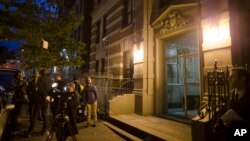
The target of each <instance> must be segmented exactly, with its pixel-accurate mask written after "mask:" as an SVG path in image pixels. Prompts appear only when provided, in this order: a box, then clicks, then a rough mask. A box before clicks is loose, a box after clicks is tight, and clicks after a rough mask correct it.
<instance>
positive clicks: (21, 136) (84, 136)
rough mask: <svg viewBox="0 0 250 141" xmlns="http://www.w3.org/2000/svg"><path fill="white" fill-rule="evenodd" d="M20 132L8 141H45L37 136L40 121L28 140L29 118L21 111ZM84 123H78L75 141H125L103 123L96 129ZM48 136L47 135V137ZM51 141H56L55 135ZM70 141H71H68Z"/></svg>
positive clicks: (40, 136)
mask: <svg viewBox="0 0 250 141" xmlns="http://www.w3.org/2000/svg"><path fill="white" fill-rule="evenodd" d="M18 121H19V123H20V128H21V130H20V131H18V132H15V133H12V134H11V136H10V138H9V141H45V140H46V136H45V135H44V136H42V135H40V134H39V131H41V129H42V121H37V124H36V126H35V129H34V135H33V136H32V137H30V138H27V137H26V131H27V129H28V126H29V117H28V116H27V111H25V110H23V111H22V114H21V116H20V117H19V118H18ZM85 125H86V122H80V123H78V124H77V126H78V132H79V133H78V134H77V135H76V136H75V137H76V140H77V141H125V139H124V138H122V137H121V136H119V135H118V134H116V133H115V132H113V131H112V130H111V129H110V128H108V127H107V126H105V124H104V121H102V120H99V121H98V123H97V126H96V127H88V128H86V127H84V126H85ZM50 126H51V124H50ZM47 136H48V135H47ZM51 141H56V138H55V134H54V136H53V137H52V140H51ZM70 141H71V140H70Z"/></svg>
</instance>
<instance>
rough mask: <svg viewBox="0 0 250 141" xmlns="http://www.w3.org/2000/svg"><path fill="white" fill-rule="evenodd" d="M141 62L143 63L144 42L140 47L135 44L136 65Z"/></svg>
mask: <svg viewBox="0 0 250 141" xmlns="http://www.w3.org/2000/svg"><path fill="white" fill-rule="evenodd" d="M141 62H143V42H140V46H139V47H138V46H137V45H136V44H134V63H141Z"/></svg>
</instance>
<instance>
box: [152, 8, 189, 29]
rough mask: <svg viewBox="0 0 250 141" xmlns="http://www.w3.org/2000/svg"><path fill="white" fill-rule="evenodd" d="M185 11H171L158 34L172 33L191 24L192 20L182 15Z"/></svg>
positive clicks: (162, 22)
mask: <svg viewBox="0 0 250 141" xmlns="http://www.w3.org/2000/svg"><path fill="white" fill-rule="evenodd" d="M182 12H185V11H184V10H183V11H177V10H174V11H171V12H170V13H169V14H168V15H167V16H166V17H165V18H164V19H163V20H162V21H160V22H159V23H161V26H160V28H159V29H158V31H157V33H156V34H165V33H167V32H170V31H174V30H177V29H179V28H181V27H184V26H187V25H189V24H190V23H191V21H190V19H189V18H188V17H186V16H184V15H183V14H182Z"/></svg>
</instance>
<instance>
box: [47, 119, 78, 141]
mask: <svg viewBox="0 0 250 141" xmlns="http://www.w3.org/2000/svg"><path fill="white" fill-rule="evenodd" d="M65 127H66V129H65ZM65 130H69V133H70V135H71V139H72V141H76V137H75V136H74V134H73V131H72V126H71V123H70V121H69V117H68V115H64V114H59V115H57V116H56V120H55V121H54V122H53V125H52V128H51V131H50V134H49V136H48V138H47V140H46V141H51V139H52V137H53V134H54V133H56V138H57V140H58V141H65V140H66V137H67V136H65Z"/></svg>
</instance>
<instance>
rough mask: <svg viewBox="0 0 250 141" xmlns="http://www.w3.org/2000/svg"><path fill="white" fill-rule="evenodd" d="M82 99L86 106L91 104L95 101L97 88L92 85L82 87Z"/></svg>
mask: <svg viewBox="0 0 250 141" xmlns="http://www.w3.org/2000/svg"><path fill="white" fill-rule="evenodd" d="M83 97H84V98H85V102H86V103H87V104H92V103H94V102H95V101H97V88H96V86H94V85H89V86H88V85H87V86H85V87H84V92H83Z"/></svg>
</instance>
